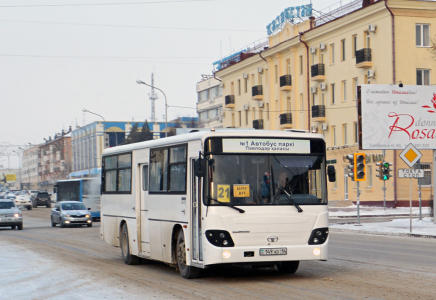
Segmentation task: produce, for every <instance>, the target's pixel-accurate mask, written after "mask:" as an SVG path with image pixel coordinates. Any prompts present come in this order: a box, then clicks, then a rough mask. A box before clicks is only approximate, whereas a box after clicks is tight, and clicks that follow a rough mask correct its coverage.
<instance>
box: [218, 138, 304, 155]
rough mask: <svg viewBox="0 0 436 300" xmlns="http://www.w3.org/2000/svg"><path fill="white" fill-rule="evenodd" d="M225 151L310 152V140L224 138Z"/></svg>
mask: <svg viewBox="0 0 436 300" xmlns="http://www.w3.org/2000/svg"><path fill="white" fill-rule="evenodd" d="M223 152H227V153H229V152H231V153H310V141H309V140H292V139H223Z"/></svg>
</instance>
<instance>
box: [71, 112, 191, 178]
mask: <svg viewBox="0 0 436 300" xmlns="http://www.w3.org/2000/svg"><path fill="white" fill-rule="evenodd" d="M134 124H138V131H140V130H141V128H142V126H143V125H144V122H134V121H130V122H129V121H106V122H101V121H99V122H93V123H90V124H87V125H85V126H83V127H77V128H76V129H75V130H73V131H72V133H71V145H72V172H73V173H72V174H70V176H71V177H84V176H88V174H89V173H91V176H98V174H99V173H100V171H101V169H100V168H101V153H102V152H103V150H104V149H106V148H110V147H115V146H118V145H120V144H122V143H123V141H124V139H125V138H127V137H128V136H129V133H130V131H131V129H132V126H133V125H134ZM148 125H149V128H150V131H151V133H152V134H153V139H158V138H163V137H165V131H166V130H168V135H172V134H175V132H176V131H175V130H174V128H191V127H197V118H195V117H194V118H191V117H181V118H178V119H176V120H171V121H169V122H168V123H167V125H166V126H167V128H165V122H155V123H148Z"/></svg>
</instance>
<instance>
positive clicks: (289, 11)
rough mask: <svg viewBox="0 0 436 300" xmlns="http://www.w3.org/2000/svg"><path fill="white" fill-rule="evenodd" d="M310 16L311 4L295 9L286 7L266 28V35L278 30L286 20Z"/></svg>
mask: <svg viewBox="0 0 436 300" xmlns="http://www.w3.org/2000/svg"><path fill="white" fill-rule="evenodd" d="M310 16H312V4H306V5H301V6H296V7H288V8H286V9H285V10H284V11H282V12H281V13H280V15H278V16H277V17H276V18H275V19H274V20H273V21H272V22H271V23H269V24H268V25H267V26H266V30H267V32H268V35H271V34H272V33H273V32H274V31H275V30H276V29H277V28H279V27H280V26H281V25H282V24H283V23H285V22H286V21H287V20H293V19H294V18H301V17H310Z"/></svg>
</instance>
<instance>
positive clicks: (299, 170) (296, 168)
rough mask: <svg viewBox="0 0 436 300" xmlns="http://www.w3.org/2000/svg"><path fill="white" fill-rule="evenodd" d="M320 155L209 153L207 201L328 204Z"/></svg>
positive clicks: (223, 202)
mask: <svg viewBox="0 0 436 300" xmlns="http://www.w3.org/2000/svg"><path fill="white" fill-rule="evenodd" d="M325 191H326V177H325V157H324V156H322V155H234V154H232V155H228V154H227V155H221V154H220V155H210V156H209V160H208V175H207V184H206V190H205V193H206V194H205V197H204V199H205V204H206V205H223V204H224V205H293V204H297V205H316V204H327V196H326V192H325Z"/></svg>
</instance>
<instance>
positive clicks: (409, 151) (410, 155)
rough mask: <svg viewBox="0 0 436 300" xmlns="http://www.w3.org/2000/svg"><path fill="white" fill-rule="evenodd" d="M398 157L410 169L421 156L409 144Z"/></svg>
mask: <svg viewBox="0 0 436 300" xmlns="http://www.w3.org/2000/svg"><path fill="white" fill-rule="evenodd" d="M400 157H401V159H402V160H403V161H404V162H405V163H406V164H407V165H408V166H409V168H411V167H413V165H414V164H416V162H417V161H418V160H419V159H420V158H421V157H422V154H421V152H419V151H418V149H416V147H415V146H413V144H409V145H408V146H407V147H406V149H404V150H403V151H402V152H401V153H400Z"/></svg>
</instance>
